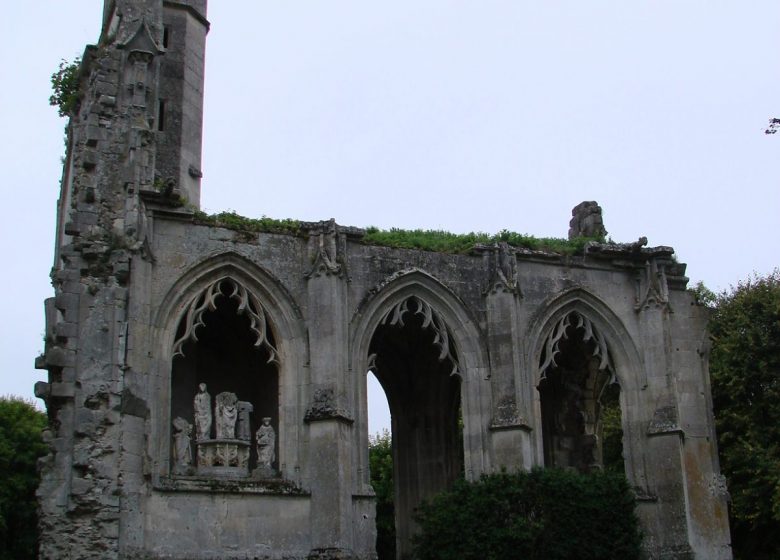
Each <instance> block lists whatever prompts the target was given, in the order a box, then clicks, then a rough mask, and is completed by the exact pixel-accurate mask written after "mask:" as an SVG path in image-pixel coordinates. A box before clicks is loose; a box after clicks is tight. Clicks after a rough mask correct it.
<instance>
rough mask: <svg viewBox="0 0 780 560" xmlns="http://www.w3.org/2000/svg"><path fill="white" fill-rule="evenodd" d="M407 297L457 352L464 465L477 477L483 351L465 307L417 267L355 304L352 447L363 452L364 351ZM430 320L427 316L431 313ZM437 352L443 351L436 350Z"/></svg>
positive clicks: (485, 384) (481, 455) (482, 440)
mask: <svg viewBox="0 0 780 560" xmlns="http://www.w3.org/2000/svg"><path fill="white" fill-rule="evenodd" d="M410 298H415V299H417V300H418V301H421V302H425V305H424V309H428V308H430V312H431V314H433V313H435V315H436V317H437V321H440V323H439V325H441V326H440V327H439V328H440V330H441V329H443V328H446V332H447V336H448V337H449V339H450V340H449V342H448V344H449V345H450V346H448V347H453V346H454V348H456V355H457V368H458V369H457V374H458V375H459V376H460V378H461V399H462V401H461V402H462V413H463V422H464V435H463V440H464V463H465V472H466V477H467V478H470V479H474V478H478V477H479V476H480V475H481V474H482V473H483V472H487V471H488V470H489V465H488V463H487V461H488V456H487V453H486V452H485V451H484V450H485V449H487V442H488V434H487V431H486V430H487V426H488V424H489V420H488V419H484V418H482V417H481V414H482V411H485V410H490V402H489V401H490V386H489V374H488V372H489V366H488V355H487V348H486V346H485V339H484V336H483V334H482V332H481V331H480V330H479V328H478V326H477V325H478V324H479V323H478V322H477V320H476V319H475V318H474V316H473V314H472V313H471V311H470V310H469V309H468V308H467V306H466V304H465V303H464V302H463V301H462V300H461V299H460V298H459V297H458V296H457V295H456V294H455V293H454V292H452V290H450V289H449V288H448V287H447V286H445V285H444V284H443V283H442V282H441V281H439V280H438V279H437V278H435V277H434V276H433V275H431V274H429V273H428V272H425V271H424V270H421V269H419V268H409V269H405V270H402V271H399V272H397V273H395V274H393V275H391V276H389V277H387V278H386V279H385V280H384V281H382V282H381V283H380V284H378V285H377V286H376V287H374V288H373V289H371V290H370V291H369V292H368V293H367V294H366V296H365V297H364V298H363V300H362V301H361V303H360V304H359V305H358V308H357V311H356V312H355V314H354V315H353V316H352V318H351V320H350V325H349V340H350V346H349V348H350V350H349V360H350V361H349V367H350V371H351V372H352V375H353V379H354V387H355V392H354V394H353V402H354V410H356V411H358V413H357V428H358V429H357V430H356V437H357V438H358V441H356V445H358V448H359V449H368V418H367V410H366V375H365V374H366V372H367V371H368V370H369V369H370V368H371V366H372V363H373V362H372V357H371V356H370V355H369V348H370V345H371V340H372V337H373V336H374V333H375V332H376V330H377V328H378V327H379V326H380V325H381V324H382V322H383V321H384V320H387V318H388V317H389V318H390V319H391V320H392V318H393V316H394V312H395V310H397V309H402V306H403V304H404V302H406V301H408V300H409V299H410ZM431 316H432V315H431ZM439 348H442V347H441V346H440V347H439ZM364 455H365V456H362V457H361V468H362V472H364V476H363V480H362V482H363V484H364V485H365V486H364V488H365V489H367V488H368V484H369V483H368V456H367V453H365V454H364Z"/></svg>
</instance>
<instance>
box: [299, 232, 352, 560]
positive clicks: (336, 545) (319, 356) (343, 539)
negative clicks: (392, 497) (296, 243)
mask: <svg viewBox="0 0 780 560" xmlns="http://www.w3.org/2000/svg"><path fill="white" fill-rule="evenodd" d="M345 245H346V244H345V242H344V239H343V238H342V237H341V236H340V235H339V233H338V226H337V225H336V223H335V221H333V220H331V221H330V222H320V223H319V224H312V228H311V229H310V243H309V253H310V262H312V263H313V264H312V269H311V271H310V272H309V273H308V274H307V278H308V301H309V303H308V313H309V345H310V355H311V364H310V372H311V373H310V374H311V392H310V394H311V403H310V406H309V409H308V410H307V412H306V417H305V421H306V423H307V424H308V426H309V477H308V478H309V480H310V487H311V539H312V551H311V553H310V555H309V558H311V559H317V560H331V559H333V560H336V559H339V560H341V559H352V558H355V555H354V552H353V538H352V514H353V512H352V510H353V506H352V487H353V480H352V479H353V473H352V464H353V461H352V449H351V445H352V424H353V418H352V415H351V413H350V412H349V410H348V403H349V399H348V397H347V395H348V389H347V387H348V383H347V379H346V377H347V373H348V367H347V351H348V325H347V321H348V317H347V305H346V298H347V289H346V275H345V271H344V264H343V262H344V258H343V256H344V251H345Z"/></svg>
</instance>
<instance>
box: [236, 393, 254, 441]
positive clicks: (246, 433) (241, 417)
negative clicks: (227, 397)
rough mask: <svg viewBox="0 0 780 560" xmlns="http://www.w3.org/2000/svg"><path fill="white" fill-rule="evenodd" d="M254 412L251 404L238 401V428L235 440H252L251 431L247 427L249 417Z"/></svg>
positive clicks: (248, 426)
mask: <svg viewBox="0 0 780 560" xmlns="http://www.w3.org/2000/svg"><path fill="white" fill-rule="evenodd" d="M252 411H254V407H253V406H252V403H250V402H246V401H238V428H237V430H236V438H237V439H240V440H242V441H251V440H252V429H251V427H250V425H249V415H250V414H251V413H252Z"/></svg>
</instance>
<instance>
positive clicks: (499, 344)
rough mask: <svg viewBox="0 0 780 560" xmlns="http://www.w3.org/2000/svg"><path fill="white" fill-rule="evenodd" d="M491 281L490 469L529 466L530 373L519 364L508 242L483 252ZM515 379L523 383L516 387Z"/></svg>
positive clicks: (516, 293) (513, 264)
mask: <svg viewBox="0 0 780 560" xmlns="http://www.w3.org/2000/svg"><path fill="white" fill-rule="evenodd" d="M483 258H484V259H485V260H486V263H487V266H488V270H489V275H490V278H491V280H490V283H489V285H488V289H487V291H486V292H485V310H486V315H487V343H488V350H489V354H490V385H491V390H492V396H493V399H492V400H493V411H492V418H491V422H490V433H491V444H492V468H493V469H494V470H497V469H501V468H505V469H507V470H509V471H514V470H518V469H530V468H531V466H532V465H533V463H534V461H533V443H532V441H531V434H530V432H531V427H530V425H529V420H528V419H529V418H530V417H531V416H532V413H531V409H530V406H531V399H530V394H529V393H528V391H527V389H528V387H530V384H529V380H528V379H526V378H525V377H523V374H524V373H530V372H529V371H528V368H524V367H522V363H521V362H522V360H523V358H522V354H521V352H520V347H519V342H520V340H521V337H520V335H519V333H518V330H517V329H518V324H519V317H518V315H519V313H520V303H521V297H522V295H521V292H520V287H519V286H518V282H517V261H516V257H515V255H514V253H513V252H512V250H511V249H510V248H509V246H508V245H507V244H506V243H502V244H501V245H499V246H497V247H495V248H493V249H492V250H489V251H485V252H484V253H483ZM517 382H520V384H521V385H522V387H521V388H520V389H521V390H520V391H518V389H519V388H518V387H517Z"/></svg>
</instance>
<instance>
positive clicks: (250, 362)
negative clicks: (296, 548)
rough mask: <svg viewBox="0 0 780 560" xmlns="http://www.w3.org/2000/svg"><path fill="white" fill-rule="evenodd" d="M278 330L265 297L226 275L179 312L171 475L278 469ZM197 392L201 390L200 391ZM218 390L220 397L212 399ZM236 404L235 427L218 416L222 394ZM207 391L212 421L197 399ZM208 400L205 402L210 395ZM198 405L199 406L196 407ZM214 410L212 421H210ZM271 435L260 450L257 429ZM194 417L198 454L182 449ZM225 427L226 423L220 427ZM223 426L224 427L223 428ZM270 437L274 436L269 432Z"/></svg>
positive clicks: (264, 474)
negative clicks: (272, 323)
mask: <svg viewBox="0 0 780 560" xmlns="http://www.w3.org/2000/svg"><path fill="white" fill-rule="evenodd" d="M278 365H279V363H278V359H277V350H276V348H275V343H274V335H273V333H272V329H271V326H270V325H269V323H268V319H267V318H266V311H265V309H264V308H263V306H262V304H261V302H260V301H259V300H258V299H257V297H255V296H254V295H253V294H252V293H251V292H249V291H248V290H247V289H246V288H245V287H244V286H243V285H241V284H240V283H239V282H237V281H236V280H234V279H232V278H230V277H226V278H221V279H219V280H216V281H214V282H212V283H211V284H209V285H208V286H207V287H206V288H205V289H204V290H203V291H202V292H201V293H199V294H198V295H196V296H195V297H194V298H193V299H192V302H191V303H190V305H189V306H188V308H187V312H186V313H185V314H184V316H183V317H182V318H181V321H180V324H179V326H178V329H177V339H176V342H174V346H173V363H172V365H171V368H172V370H171V417H172V418H173V419H174V420H173V424H174V426H175V433H174V435H173V438H174V442H172V449H173V451H174V453H173V456H172V458H171V459H172V465H173V466H172V474H178V475H193V474H196V473H197V474H199V475H207V476H220V475H223V474H224V475H226V476H231V477H237V478H242V477H244V478H246V477H248V476H249V475H250V473H252V474H253V476H255V477H256V478H257V477H260V478H271V477H274V476H275V473H276V472H277V467H278V462H277V461H276V457H277V449H276V445H277V441H276V437H275V435H276V434H277V433H278V431H279V375H278ZM196 395H198V397H196ZM212 397H213V398H214V401H216V402H215V403H214V404H216V406H212ZM221 397H222V400H225V399H227V400H228V401H231V400H232V401H235V402H229V403H228V404H229V406H230V408H231V409H234V411H233V412H231V413H230V418H229V419H230V424H231V425H230V426H224V427H223V426H221V424H220V419H219V418H218V417H217V410H219V409H220V408H219V407H220V405H219V402H220V398H221ZM196 398H203V399H205V400H204V407H205V408H206V412H208V415H207V418H208V419H209V422H208V427H207V428H206V427H205V426H202V424H203V422H199V416H200V415H199V411H198V410H195V409H194V408H193V407H194V406H195V405H194V399H196ZM206 401H207V402H206ZM195 408H197V407H195ZM212 414H213V422H211V418H212ZM264 419H267V420H265V427H264V429H265V430H267V431H269V433H271V434H273V437H272V438H271V440H272V441H270V444H271V445H272V446H273V447H270V445H267V446H266V447H268V449H267V450H266V449H265V448H264V451H263V452H261V453H260V455H263V457H260V456H258V449H259V446H258V445H254V444H253V443H256V439H255V433H256V432H257V431H258V430H259V429H260V427H261V425H263V422H264ZM188 422H191V423H192V424H194V428H195V430H194V433H193V434H192V436H193V437H192V447H193V449H192V458H191V460H189V461H188V460H187V458H186V457H182V456H181V455H182V454H181V452H179V453H177V448H178V446H177V444H176V441H177V440H178V441H182V440H183V438H184V435H183V434H182V433H181V431H182V430H185V431H186V430H187V428H186V424H187V423H188ZM220 428H223V429H220ZM221 432H224V433H221ZM266 439H268V438H266Z"/></svg>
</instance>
